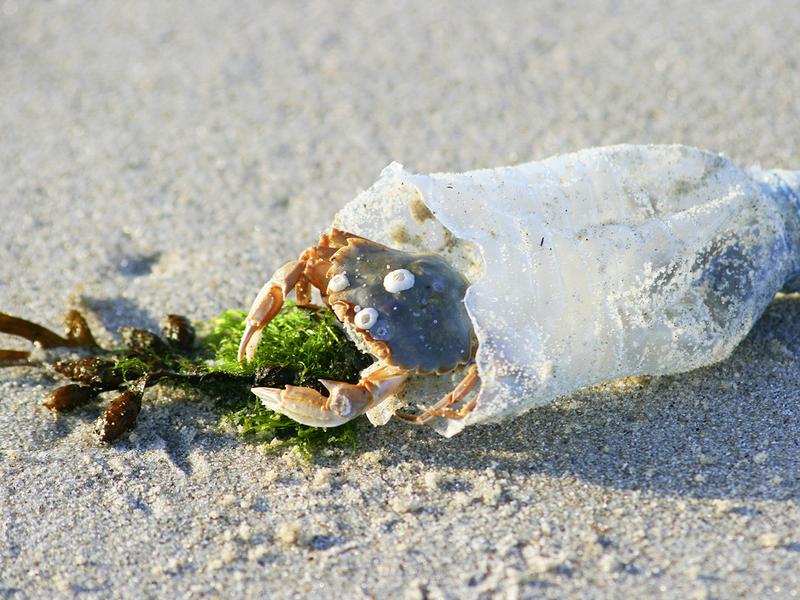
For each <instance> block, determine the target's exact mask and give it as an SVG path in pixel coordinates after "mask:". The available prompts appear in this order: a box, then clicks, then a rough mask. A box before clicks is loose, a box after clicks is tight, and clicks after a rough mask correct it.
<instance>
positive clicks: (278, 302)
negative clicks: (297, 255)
mask: <svg viewBox="0 0 800 600" xmlns="http://www.w3.org/2000/svg"><path fill="white" fill-rule="evenodd" d="M305 268H306V263H305V261H304V260H302V258H301V260H293V261H291V262H288V263H286V264H285V265H283V266H282V267H281V268H280V269H278V270H277V271H275V274H274V275H273V276H272V279H270V280H269V281H268V282H267V283H265V284H264V287H262V288H261V291H260V292H259V293H258V296H256V299H255V300H253V305H252V306H251V307H250V312H249V313H248V314H247V319H245V329H244V335H242V341H241V342H240V343H239V360H240V361H241V360H242V359H243V358H244V357H245V356H247V360H253V357H254V356H255V353H256V348H257V347H258V342H259V341H260V340H261V330H262V329H263V328H264V326H265V325H266V324H267V323H269V322H270V321H271V320H272V319H273V318H274V317H275V315H277V314H278V311H279V310H280V309H281V306H283V301H284V300H285V299H286V296H288V295H289V292H290V291H291V290H292V288H293V287H295V286H296V285H297V282H298V281H299V279H300V276H301V275H302V274H303V270H304V269H305Z"/></svg>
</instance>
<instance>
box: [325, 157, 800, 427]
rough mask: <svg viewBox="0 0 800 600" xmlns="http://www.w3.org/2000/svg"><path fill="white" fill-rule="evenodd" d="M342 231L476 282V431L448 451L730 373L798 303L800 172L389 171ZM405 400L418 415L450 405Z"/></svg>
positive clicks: (641, 160) (437, 388) (428, 384)
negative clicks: (655, 378) (615, 386)
mask: <svg viewBox="0 0 800 600" xmlns="http://www.w3.org/2000/svg"><path fill="white" fill-rule="evenodd" d="M334 225H336V226H338V227H340V228H343V229H346V230H349V231H352V232H353V233H356V234H359V235H362V236H364V237H367V238H370V239H372V240H375V241H377V242H381V243H384V244H387V245H389V246H392V247H395V248H398V249H401V250H426V251H433V252H438V253H439V254H441V255H442V256H444V257H445V258H446V259H447V260H448V261H450V263H451V264H452V265H453V266H455V267H456V268H457V269H459V270H460V271H461V272H463V273H464V274H465V275H466V276H467V278H468V279H469V280H470V282H471V285H470V287H469V289H468V291H467V295H466V299H465V303H466V306H467V309H468V311H469V315H470V317H471V319H472V322H473V325H474V328H475V332H476V334H477V336H478V343H479V347H478V352H477V356H476V362H477V365H478V370H479V375H480V379H481V388H480V390H479V392H478V393H479V397H478V403H477V407H476V409H475V410H474V411H473V412H472V413H471V414H470V415H469V417H467V418H466V419H464V420H461V421H456V420H440V422H438V423H437V429H438V430H439V431H440V432H441V433H443V434H445V435H452V434H454V433H456V432H458V431H460V430H461V428H463V426H465V425H469V424H473V423H480V422H487V421H496V420H499V419H502V418H506V417H509V416H514V415H517V414H520V413H522V412H524V411H526V410H528V409H530V408H533V407H535V406H540V405H542V404H545V403H547V402H550V401H552V400H553V399H555V398H557V397H559V396H563V395H567V394H570V393H572V392H574V391H575V390H577V389H579V388H581V387H584V386H588V385H593V384H597V383H601V382H604V381H609V380H612V379H616V378H619V377H622V376H631V375H664V374H671V373H679V372H682V371H688V370H691V369H695V368H697V367H701V366H703V365H708V364H711V363H714V362H717V361H720V360H723V359H725V358H726V357H727V356H728V355H729V354H730V353H731V351H732V350H733V349H734V348H735V347H736V345H737V344H738V343H739V342H740V341H741V340H742V338H743V337H744V336H745V335H746V334H747V332H748V331H749V330H750V328H751V327H752V325H753V323H754V322H755V321H756V319H758V317H759V316H760V315H761V313H762V312H763V310H764V309H765V307H766V306H767V304H769V302H770V301H771V299H772V297H773V296H774V295H775V293H776V292H778V291H779V290H781V288H785V289H800V172H791V171H763V170H761V169H759V168H751V169H748V170H742V169H739V168H738V167H736V166H735V165H734V164H733V163H731V162H730V161H729V160H728V159H726V158H724V157H722V156H720V155H717V154H713V153H709V152H704V151H701V150H697V149H695V148H688V147H685V146H632V145H622V146H613V147H607V148H594V149H589V150H584V151H581V152H577V153H574V154H568V155H564V156H557V157H553V158H550V159H547V160H544V161H541V162H533V163H528V164H524V165H518V166H513V167H503V168H498V169H490V170H480V171H472V172H468V173H462V174H434V175H415V174H411V173H408V172H407V171H405V170H404V169H403V168H402V166H400V165H399V164H396V163H394V164H392V165H390V166H389V167H387V168H386V169H385V170H384V172H383V173H382V175H381V178H380V179H379V181H378V182H377V183H376V184H375V185H374V186H373V187H371V188H370V189H369V190H367V191H365V192H363V193H362V194H360V195H359V196H358V197H357V198H356V199H355V200H354V201H353V202H351V203H350V204H348V205H347V206H345V207H344V208H343V209H342V211H341V212H340V213H339V214H338V215H337V217H336V219H335V222H334ZM431 377H436V376H431ZM420 379H422V378H420ZM451 380H452V378H448V379H447V382H446V384H447V385H450V383H451ZM409 386H410V387H409V390H407V394H412V393H415V394H418V395H420V396H423V397H420V398H415V400H419V401H432V400H435V398H434V397H425V396H433V395H436V394H439V393H441V390H442V389H443V385H442V384H441V382H439V383H437V382H433V381H416V380H415V381H412V382H411V383H410V384H409ZM407 397H408V396H407ZM390 405H391V403H390ZM380 412H381V411H375V414H374V415H373V417H374V419H375V421H376V422H380V421H382V420H385V418H386V417H387V416H388V413H387V411H386V409H385V407H384V411H383V415H382V416H381V415H380V414H379V413H380Z"/></svg>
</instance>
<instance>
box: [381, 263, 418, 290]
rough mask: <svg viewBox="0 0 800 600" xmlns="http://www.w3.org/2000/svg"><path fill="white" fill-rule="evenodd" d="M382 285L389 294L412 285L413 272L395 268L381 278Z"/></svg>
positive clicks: (409, 287)
mask: <svg viewBox="0 0 800 600" xmlns="http://www.w3.org/2000/svg"><path fill="white" fill-rule="evenodd" d="M383 287H384V289H385V290H386V291H387V292H389V293H390V294H395V293H397V292H404V291H405V290H408V289H411V288H412V287H414V274H413V273H412V272H411V271H409V270H408V269H395V270H394V271H392V272H391V273H388V274H387V275H386V277H384V278H383Z"/></svg>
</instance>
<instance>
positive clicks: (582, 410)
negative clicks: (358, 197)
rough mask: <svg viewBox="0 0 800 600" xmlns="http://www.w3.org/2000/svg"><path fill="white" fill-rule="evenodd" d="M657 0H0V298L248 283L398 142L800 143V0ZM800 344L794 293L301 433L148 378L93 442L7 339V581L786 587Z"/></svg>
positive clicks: (70, 586) (630, 590) (1, 434)
mask: <svg viewBox="0 0 800 600" xmlns="http://www.w3.org/2000/svg"><path fill="white" fill-rule="evenodd" d="M490 4H491V6H490ZM641 4H642V3H639V2H630V3H628V2H615V1H607V2H585V3H580V2H578V3H572V2H570V3H567V2H557V1H553V2H519V3H512V2H508V3H486V2H450V3H440V2H433V1H427V2H417V3H411V2H393V3H380V4H378V3H374V2H359V3H353V4H347V5H342V4H335V5H334V4H332V3H327V2H313V3H303V4H302V5H300V4H299V3H297V4H295V3H283V4H280V5H279V4H272V3H271V4H268V5H265V4H262V3H259V2H251V1H241V2H235V3H227V2H221V1H220V2H170V3H163V2H158V1H155V0H154V1H150V2H131V3H121V2H114V1H106V2H92V3H88V2H87V3H82V2H72V1H61V2H24V1H23V2H18V1H15V0H4V1H3V2H0V240H2V247H0V310H3V311H7V312H11V313H15V314H20V315H23V316H25V317H28V318H33V319H36V320H40V321H43V322H45V323H47V324H49V325H51V326H58V325H59V324H60V318H61V315H62V314H63V312H64V310H65V309H66V308H67V306H68V305H69V304H70V303H78V304H82V305H83V306H84V307H86V308H88V309H90V310H91V311H92V314H93V318H94V321H95V323H96V324H98V326H99V325H103V326H105V328H106V330H107V331H110V332H114V331H115V330H116V328H117V327H119V326H120V325H123V324H130V323H133V324H136V325H140V326H148V327H155V324H156V322H157V319H158V318H159V316H160V315H162V314H164V313H165V312H182V313H185V314H188V315H189V316H191V317H192V318H195V319H203V318H207V317H209V316H211V315H214V314H216V313H217V312H218V311H220V310H222V309H224V308H228V307H244V306H245V305H246V304H247V303H249V301H250V299H251V296H252V294H253V293H254V292H255V291H256V290H257V288H258V287H259V286H260V284H261V283H262V281H263V280H264V279H265V278H266V277H267V276H268V275H269V273H271V271H272V270H273V269H274V268H275V267H276V266H278V265H279V264H281V263H282V262H283V261H285V260H287V259H289V258H291V257H293V256H294V255H295V254H296V253H297V252H298V251H299V250H300V249H301V248H302V247H304V246H305V245H306V244H308V243H309V242H311V241H313V240H314V239H315V238H316V236H317V234H318V233H319V231H320V230H321V229H322V228H324V227H325V226H326V224H328V223H329V221H330V219H331V217H332V215H333V213H334V212H335V211H336V209H337V208H338V207H339V206H341V205H342V204H343V203H345V202H346V201H347V200H349V199H350V198H351V197H352V196H353V195H354V194H355V193H356V192H357V191H359V190H360V189H362V188H364V187H366V186H368V185H369V184H370V183H371V182H372V181H373V180H374V179H375V178H376V177H377V175H378V173H379V171H380V169H381V168H382V167H383V166H384V165H385V164H387V163H388V162H390V161H391V160H398V161H402V162H404V163H405V164H406V165H407V166H408V167H409V168H410V169H413V170H419V171H434V170H464V169H468V168H473V167H482V166H490V165H498V164H505V163H511V162H515V161H522V160H527V159H533V158H542V157H545V156H548V155H551V154H554V153H560V152H566V151H569V150H574V149H577V148H581V147H586V146H590V145H598V144H609V143H616V142H623V141H630V142H683V143H687V144H692V145H697V146H701V147H704V148H709V149H715V150H720V151H724V152H726V153H727V154H729V155H730V156H732V157H733V158H735V159H737V160H738V161H740V162H741V163H745V164H747V163H755V162H760V163H762V164H763V165H765V166H774V167H795V168H800V142H799V141H798V140H800V100H799V98H800V76H798V68H800V36H798V35H797V32H798V31H800V10H798V8H797V3H796V2H794V1H785V2H736V3H729V4H725V3H719V2H713V3H698V2H694V1H685V2H674V3H669V4H667V3H650V6H649V7H642V6H640V5H641ZM165 5H166V6H165ZM0 341H2V344H0V345H3V346H8V345H9V344H10V342H9V341H8V339H3V340H0ZM798 376H800V298H798V297H785V298H783V299H781V300H779V301H777V302H776V303H775V304H774V305H773V306H772V307H771V308H770V309H769V310H768V312H767V315H766V316H765V317H764V318H762V319H761V321H760V322H759V323H758V325H757V326H756V328H755V330H754V331H753V333H752V335H751V336H750V337H749V338H748V339H747V341H746V342H745V343H743V344H742V346H741V348H740V349H739V350H738V351H737V352H736V354H735V355H734V356H733V358H731V359H730V360H728V361H726V362H725V363H724V364H721V365H719V366H717V367H715V368H709V369H704V370H702V371H700V372H696V373H692V374H689V375H686V376H680V377H673V378H663V379H661V380H658V381H655V382H651V383H649V384H647V383H645V384H643V385H641V386H635V385H627V386H623V387H620V386H616V387H615V386H608V387H605V388H600V389H595V390H592V391H589V392H586V393H583V394H579V395H577V396H575V397H572V398H569V399H565V400H563V401H561V402H559V403H556V404H554V405H552V406H550V407H548V408H544V409H542V410H537V411H534V412H531V413H529V414H527V415H525V416H524V417H521V418H519V419H516V420H514V421H512V422H509V423H507V424H504V425H498V426H491V427H479V428H473V429H471V430H467V431H465V432H464V433H462V434H460V435H459V436H457V437H456V438H454V439H452V440H449V441H448V440H444V439H441V438H439V437H438V436H437V435H436V434H434V433H433V432H431V431H429V430H425V429H413V428H409V427H407V426H404V425H402V424H394V423H393V424H390V425H388V426H386V427H384V428H381V429H374V430H373V429H372V428H371V427H370V426H369V425H368V424H367V423H366V422H364V423H363V424H362V425H361V427H360V434H361V435H360V446H359V450H358V452H357V453H356V454H355V455H354V456H352V457H350V456H345V457H343V458H341V457H336V456H331V457H325V458H323V459H322V460H321V461H320V462H318V463H316V464H312V465H307V466H303V465H298V464H296V463H295V462H293V461H292V460H291V459H289V458H286V457H273V456H268V455H265V454H264V453H262V452H261V451H260V450H259V449H258V448H257V447H254V446H251V445H247V444H243V443H241V442H240V441H239V440H238V439H237V438H236V437H235V436H234V435H233V434H231V433H230V432H225V431H220V430H219V429H218V428H217V420H216V416H215V413H214V412H213V411H212V410H211V407H210V406H209V404H208V403H207V402H203V401H199V400H197V399H196V398H195V399H184V400H180V399H179V400H180V401H178V402H174V398H173V397H164V395H163V394H162V395H159V394H158V393H154V394H151V395H150V396H149V397H148V401H147V402H146V406H145V410H144V411H143V413H142V415H141V418H140V422H139V427H138V429H137V430H136V432H135V434H134V435H132V436H130V438H128V439H126V440H125V441H123V442H121V443H118V444H116V445H114V446H112V447H106V446H101V445H98V444H97V443H96V442H95V441H94V438H93V436H92V433H91V429H92V427H91V424H90V420H89V417H90V416H92V415H93V414H95V413H96V411H94V412H93V411H92V410H86V411H84V412H83V413H81V414H80V415H78V416H77V417H69V418H58V419H56V418H54V417H53V416H51V415H50V414H45V412H43V411H42V410H40V409H37V406H38V404H39V403H40V401H41V399H42V395H43V394H44V393H45V391H46V390H48V389H49V388H50V387H52V386H53V381H54V379H53V378H52V377H50V376H49V375H47V374H46V373H44V372H43V371H41V370H37V369H5V370H2V371H0V477H1V478H2V479H0V597H2V598H15V599H16V598H28V597H30V598H51V597H70V596H76V597H81V598H117V597H126V598H134V597H172V596H180V597H189V596H191V597H197V598H205V597H237V598H261V597H266V596H269V597H278V598H280V597H290V596H294V595H296V596H299V595H303V594H306V593H308V594H312V593H313V594H315V595H317V596H319V597H338V598H344V597H346V598H350V597H354V598H358V597H369V596H374V597H387V596H392V597H404V596H407V597H410V598H413V597H419V598H424V597H429V598H438V597H448V598H457V597H458V598H460V597H464V598H476V597H482V598H488V597H495V596H496V597H508V598H514V597H576V596H581V597H598V598H599V597H608V598H611V597H624V596H631V595H633V596H638V597H645V596H651V595H658V596H662V597H669V598H689V597H690V598H707V597H710V598H717V597H718V598H731V597H761V598H787V597H797V596H798V595H800V591H799V590H800V508H799V507H798V498H799V497H800V476H799V475H798V473H799V472H800V448H798V440H800V423H799V422H800V392H799V391H798V386H797V382H798ZM295 538H296V539H295ZM293 539H295V541H294V542H293Z"/></svg>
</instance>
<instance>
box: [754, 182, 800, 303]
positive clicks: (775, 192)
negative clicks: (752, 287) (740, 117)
mask: <svg viewBox="0 0 800 600" xmlns="http://www.w3.org/2000/svg"><path fill="white" fill-rule="evenodd" d="M751 173H752V175H754V176H755V179H756V180H757V181H758V182H759V183H760V184H761V185H762V186H763V188H764V191H765V192H766V193H767V194H768V195H769V196H770V197H771V198H774V199H775V201H776V203H777V204H778V207H779V208H780V210H781V213H782V215H783V220H784V223H785V224H786V241H787V242H788V243H789V245H790V251H791V256H792V257H793V260H792V269H791V271H790V273H789V277H788V278H787V282H786V286H785V287H784V291H790V292H800V171H784V170H775V171H761V170H760V169H759V170H758V171H756V170H755V169H754V170H753V171H751Z"/></svg>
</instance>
